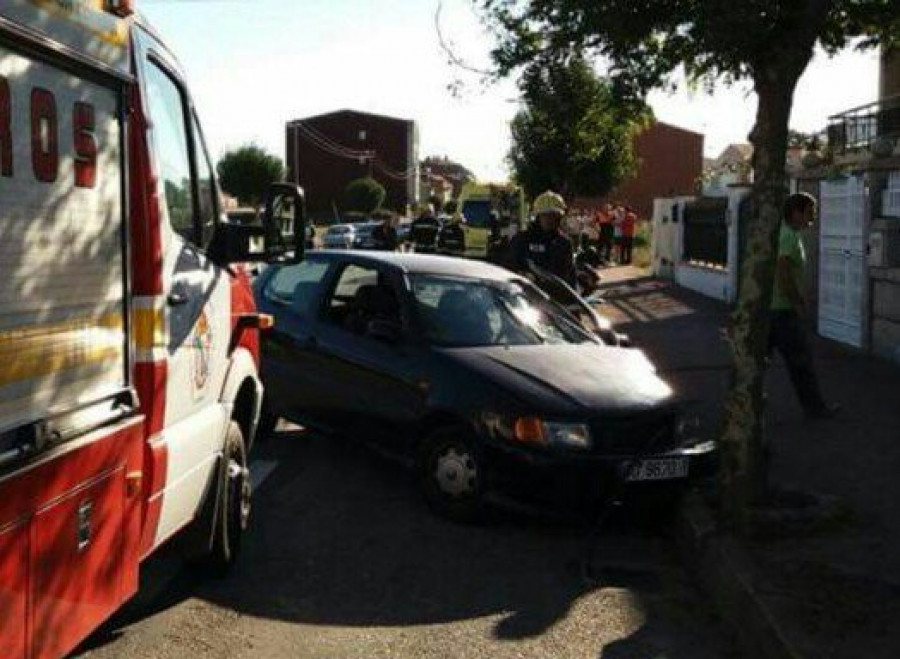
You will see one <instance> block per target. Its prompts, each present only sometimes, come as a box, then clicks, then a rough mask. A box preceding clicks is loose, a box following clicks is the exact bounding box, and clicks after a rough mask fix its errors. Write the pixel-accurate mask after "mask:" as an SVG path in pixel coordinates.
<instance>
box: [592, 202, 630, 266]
mask: <svg viewBox="0 0 900 659" xmlns="http://www.w3.org/2000/svg"><path fill="white" fill-rule="evenodd" d="M637 220H638V215H637V213H636V212H635V211H634V209H633V208H631V207H630V206H626V205H623V204H621V203H616V204H606V206H604V207H603V208H601V209H600V210H598V211H597V212H596V213H595V215H594V217H593V224H594V227H593V228H594V230H595V232H596V235H597V249H598V251H599V252H600V258H601V259H602V260H603V261H605V262H606V263H618V264H620V265H627V264H630V263H631V259H632V253H633V251H634V231H635V227H636V225H637Z"/></svg>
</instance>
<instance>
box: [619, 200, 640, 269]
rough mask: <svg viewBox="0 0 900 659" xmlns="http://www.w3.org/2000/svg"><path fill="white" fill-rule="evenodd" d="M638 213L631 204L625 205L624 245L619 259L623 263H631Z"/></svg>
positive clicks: (623, 222)
mask: <svg viewBox="0 0 900 659" xmlns="http://www.w3.org/2000/svg"><path fill="white" fill-rule="evenodd" d="M637 219H638V216H637V213H635V212H634V209H633V208H631V207H630V206H626V207H625V217H624V218H623V219H622V247H621V249H620V256H621V258H620V259H619V260H620V261H621V262H622V263H623V264H630V263H631V252H632V249H633V248H634V228H635V225H636V224H637Z"/></svg>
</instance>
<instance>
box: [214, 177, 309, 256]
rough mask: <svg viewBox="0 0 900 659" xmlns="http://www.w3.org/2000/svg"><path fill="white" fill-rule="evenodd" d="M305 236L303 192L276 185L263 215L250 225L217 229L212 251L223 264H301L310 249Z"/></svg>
mask: <svg viewBox="0 0 900 659" xmlns="http://www.w3.org/2000/svg"><path fill="white" fill-rule="evenodd" d="M305 236H306V208H305V199H304V195H303V190H302V189H301V188H300V187H299V186H297V185H293V184H291V183H273V184H272V185H271V186H270V187H269V191H268V193H267V195H266V203H265V210H264V211H263V213H262V215H261V216H260V217H259V218H258V219H257V220H255V221H252V222H249V223H244V222H223V223H221V224H219V225H217V226H216V232H215V234H214V235H213V240H212V243H211V245H210V248H209V249H210V254H211V256H212V257H213V258H214V259H216V260H217V261H219V262H220V263H260V262H262V263H286V262H299V261H301V260H302V259H303V254H304V250H305V247H306V241H305Z"/></svg>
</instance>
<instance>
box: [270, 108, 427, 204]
mask: <svg viewBox="0 0 900 659" xmlns="http://www.w3.org/2000/svg"><path fill="white" fill-rule="evenodd" d="M418 143H419V137H418V128H417V126H416V123H415V122H414V121H412V120H408V119H397V118H394V117H386V116H381V115H376V114H370V113H367V112H357V111H355V110H339V111H337V112H329V113H327V114H321V115H317V116H314V117H307V118H305V119H297V120H294V121H291V122H288V124H287V130H286V145H285V146H286V149H285V155H286V157H285V162H286V163H287V176H288V180H289V181H291V182H294V183H298V184H299V185H300V186H302V187H303V189H304V191H305V192H306V203H307V209H308V211H309V213H310V216H311V217H312V218H313V219H314V220H318V221H322V220H326V219H331V218H333V217H334V213H335V209H337V210H341V199H342V197H343V193H344V189H345V188H346V187H347V184H348V183H349V182H350V181H352V180H354V179H357V178H360V177H363V176H367V175H371V176H372V177H373V178H374V179H375V180H377V181H378V182H379V183H381V185H383V186H384V187H385V190H386V192H387V195H386V197H385V201H384V206H385V208H389V209H391V210H395V211H398V212H405V211H406V208H407V206H412V205H414V204H415V203H416V202H417V200H418V197H419V165H418V162H419V159H418V148H419V144H418Z"/></svg>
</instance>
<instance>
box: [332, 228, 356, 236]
mask: <svg viewBox="0 0 900 659" xmlns="http://www.w3.org/2000/svg"><path fill="white" fill-rule="evenodd" d="M350 231H351V228H350V227H348V226H335V227H331V228H330V229H328V233H330V234H332V235H339V234H343V233H350Z"/></svg>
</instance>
